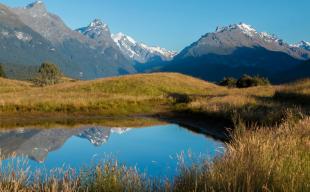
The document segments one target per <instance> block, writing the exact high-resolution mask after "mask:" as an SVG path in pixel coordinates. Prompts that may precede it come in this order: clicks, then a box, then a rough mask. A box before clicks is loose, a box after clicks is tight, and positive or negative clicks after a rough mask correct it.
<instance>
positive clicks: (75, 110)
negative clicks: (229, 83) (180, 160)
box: [0, 73, 310, 128]
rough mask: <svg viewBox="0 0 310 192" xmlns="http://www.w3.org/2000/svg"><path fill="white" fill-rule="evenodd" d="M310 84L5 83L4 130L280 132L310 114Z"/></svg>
mask: <svg viewBox="0 0 310 192" xmlns="http://www.w3.org/2000/svg"><path fill="white" fill-rule="evenodd" d="M309 84H310V80H303V81H299V82H296V83H293V84H288V85H281V86H259V87H252V88H246V89H237V88H231V89H230V88H226V87H221V86H217V85H215V84H213V83H209V82H206V81H202V80H199V79H196V78H192V77H189V76H185V75H181V74H176V73H155V74H140V75H128V76H123V77H117V78H107V79H99V80H94V81H65V82H63V83H60V84H57V85H53V86H47V87H36V86H34V85H33V84H31V83H28V82H22V81H14V80H8V79H1V78H0V118H1V122H2V123H1V124H2V125H1V126H2V127H3V126H5V125H7V126H8V124H9V123H12V120H14V119H16V118H18V119H20V120H23V119H24V120H25V121H21V122H23V123H25V124H27V122H26V121H27V120H28V121H30V122H31V121H40V119H41V120H42V121H55V122H60V121H63V119H67V120H65V121H68V122H72V121H73V119H76V120H78V121H80V120H82V121H84V120H86V119H88V118H89V119H94V117H97V118H102V117H124V116H131V115H141V114H142V115H151V116H157V117H160V118H165V119H175V120H178V119H179V120H182V121H184V122H187V123H188V124H191V122H195V123H196V124H197V123H198V124H199V126H200V127H204V126H207V124H219V125H218V127H228V128H233V127H235V126H236V125H238V126H239V127H240V125H241V124H243V125H244V127H245V126H247V127H252V125H256V124H259V125H261V126H274V125H277V124H280V123H281V122H283V120H285V118H287V116H288V115H289V114H292V113H293V114H294V115H296V117H297V118H299V117H298V116H299V114H308V113H309V111H310V107H309V105H310V104H309V100H310V99H309V97H310V87H309ZM77 123H79V122H77Z"/></svg>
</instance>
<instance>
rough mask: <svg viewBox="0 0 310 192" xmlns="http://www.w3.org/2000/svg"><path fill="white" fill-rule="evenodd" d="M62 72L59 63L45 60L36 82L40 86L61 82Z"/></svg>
mask: <svg viewBox="0 0 310 192" xmlns="http://www.w3.org/2000/svg"><path fill="white" fill-rule="evenodd" d="M61 77H62V73H61V71H60V69H59V68H58V66H57V65H55V64H53V63H48V62H44V63H42V65H41V66H40V68H39V71H38V76H37V78H36V79H35V83H36V84H37V85H40V86H44V85H54V84H56V83H59V81H60V79H61Z"/></svg>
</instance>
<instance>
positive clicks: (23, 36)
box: [15, 31, 32, 41]
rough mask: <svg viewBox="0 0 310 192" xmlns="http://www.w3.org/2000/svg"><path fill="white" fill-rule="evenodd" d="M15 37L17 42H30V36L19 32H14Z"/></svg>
mask: <svg viewBox="0 0 310 192" xmlns="http://www.w3.org/2000/svg"><path fill="white" fill-rule="evenodd" d="M15 36H16V38H17V39H18V40H21V41H31V40H32V37H31V35H29V34H26V33H23V32H20V31H15Z"/></svg>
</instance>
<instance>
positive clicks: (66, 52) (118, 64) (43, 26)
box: [0, 1, 136, 79]
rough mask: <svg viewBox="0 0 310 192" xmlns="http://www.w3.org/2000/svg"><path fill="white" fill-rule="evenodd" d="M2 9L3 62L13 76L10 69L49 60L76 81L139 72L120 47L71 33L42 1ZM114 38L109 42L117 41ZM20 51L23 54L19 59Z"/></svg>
mask: <svg viewBox="0 0 310 192" xmlns="http://www.w3.org/2000/svg"><path fill="white" fill-rule="evenodd" d="M0 8H1V17H2V18H1V20H0V26H4V27H1V28H0V29H1V30H2V33H0V38H1V39H3V40H2V41H1V43H0V52H1V55H0V62H1V63H4V64H5V65H6V67H5V68H6V70H7V71H8V73H9V74H10V72H9V71H10V70H16V68H19V69H20V68H25V66H38V65H40V64H41V63H42V62H43V61H46V60H47V61H51V62H54V63H56V64H58V65H59V66H60V68H61V69H62V71H63V72H64V73H65V74H66V75H68V76H70V77H74V78H80V74H82V75H83V77H82V78H83V79H94V78H98V77H107V76H116V75H122V74H128V73H135V72H136V71H135V69H134V67H133V66H132V61H131V60H129V59H127V58H126V57H125V56H124V55H123V54H122V52H121V51H120V50H119V48H118V47H117V46H116V45H113V46H112V45H110V44H109V43H102V41H105V39H103V38H102V39H101V41H99V42H98V41H97V40H95V39H92V38H90V37H88V36H86V35H83V34H81V33H79V32H76V31H74V30H71V29H70V28H69V27H67V26H66V25H65V24H64V22H63V21H62V20H61V19H60V18H59V17H58V16H56V15H54V14H51V13H49V12H48V11H47V9H46V7H45V5H44V3H43V2H42V1H37V2H35V3H32V4H30V5H28V6H26V7H23V8H7V7H6V6H4V5H1V7H0ZM6 23H9V24H10V25H7V24H6ZM8 26H9V27H10V30H9V31H8V29H6V28H7V27H8ZM16 29H18V30H16ZM7 31H8V32H9V34H13V35H11V36H13V39H12V37H11V36H10V35H8V32H7ZM110 36H111V35H109V38H108V39H107V42H108V41H110V42H113V41H112V39H111V37H110ZM6 42H7V43H6ZM19 52H21V53H22V54H18V57H17V56H16V53H19Z"/></svg>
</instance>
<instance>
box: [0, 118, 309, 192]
mask: <svg viewBox="0 0 310 192" xmlns="http://www.w3.org/2000/svg"><path fill="white" fill-rule="evenodd" d="M247 130H251V131H246V132H244V133H242V134H235V135H234V137H233V140H232V141H231V142H230V143H228V144H227V145H226V152H225V154H224V155H223V156H221V157H218V158H216V159H215V160H213V161H205V162H203V163H199V164H194V165H192V166H190V167H186V166H182V167H180V170H179V171H180V174H179V175H177V176H176V177H175V178H174V179H173V180H166V179H164V178H157V179H154V178H151V177H149V176H147V175H146V174H145V173H141V172H139V171H138V170H137V169H136V168H134V167H126V166H124V165H122V164H119V163H118V162H117V161H105V162H103V163H102V164H99V165H97V166H95V167H90V168H82V169H81V170H74V169H66V168H58V169H54V170H52V171H50V172H48V173H46V172H45V171H44V170H37V171H34V172H31V171H30V170H29V169H28V168H27V161H19V162H17V163H16V164H15V165H14V166H7V167H6V170H1V171H0V188H1V190H4V191H68V192H71V191H184V192H185V191H186V192H187V191H194V192H196V191H197V192H198V191H199V192H200V191H227V192H233V191H292V192H293V191H309V189H310V182H309V180H310V166H309V162H310V150H309V147H310V143H309V141H310V119H309V118H305V119H304V120H301V121H297V122H296V121H295V120H294V119H293V120H288V121H286V122H284V123H283V124H282V125H281V126H275V127H251V128H248V129H247ZM181 161H182V159H181ZM17 165H18V166H17ZM31 178H37V179H31ZM38 178H40V179H38Z"/></svg>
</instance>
